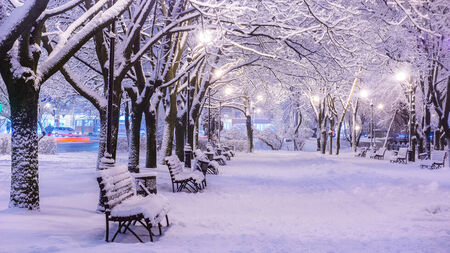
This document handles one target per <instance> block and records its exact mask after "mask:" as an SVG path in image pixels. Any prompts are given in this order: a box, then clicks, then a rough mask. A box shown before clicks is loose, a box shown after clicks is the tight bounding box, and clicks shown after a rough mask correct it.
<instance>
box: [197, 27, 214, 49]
mask: <svg viewBox="0 0 450 253" xmlns="http://www.w3.org/2000/svg"><path fill="white" fill-rule="evenodd" d="M197 40H198V42H199V43H200V45H208V44H210V43H211V42H212V40H213V35H212V31H210V30H203V31H200V32H199V33H198V34H197Z"/></svg>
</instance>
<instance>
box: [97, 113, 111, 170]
mask: <svg viewBox="0 0 450 253" xmlns="http://www.w3.org/2000/svg"><path fill="white" fill-rule="evenodd" d="M99 114H100V138H99V143H98V156H97V170H99V165H100V159H101V158H103V156H104V155H105V151H106V128H107V124H108V119H107V118H106V111H105V110H100V111H99Z"/></svg>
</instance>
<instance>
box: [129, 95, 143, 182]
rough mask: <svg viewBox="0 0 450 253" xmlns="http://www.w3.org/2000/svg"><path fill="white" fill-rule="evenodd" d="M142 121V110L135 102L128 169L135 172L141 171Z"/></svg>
mask: <svg viewBox="0 0 450 253" xmlns="http://www.w3.org/2000/svg"><path fill="white" fill-rule="evenodd" d="M141 122H142V110H141V108H139V107H137V106H136V105H134V104H133V105H132V108H131V124H130V130H131V131H130V143H129V144H130V145H129V146H128V170H129V171H130V172H134V173H139V152H140V143H141V133H140V132H141Z"/></svg>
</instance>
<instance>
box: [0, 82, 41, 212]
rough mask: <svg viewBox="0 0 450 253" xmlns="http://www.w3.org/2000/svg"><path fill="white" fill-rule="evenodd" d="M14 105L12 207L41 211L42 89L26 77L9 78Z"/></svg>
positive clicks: (12, 103) (12, 105) (12, 109)
mask: <svg viewBox="0 0 450 253" xmlns="http://www.w3.org/2000/svg"><path fill="white" fill-rule="evenodd" d="M5 81H6V83H7V87H8V93H9V100H10V107H11V123H12V135H11V192H10V202H9V207H19V208H27V209H30V210H39V173H38V135H37V124H36V123H37V117H38V104H39V92H37V91H36V90H35V88H34V86H33V85H31V84H30V83H27V81H25V80H24V79H18V80H5Z"/></svg>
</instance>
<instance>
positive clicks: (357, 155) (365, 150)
mask: <svg viewBox="0 0 450 253" xmlns="http://www.w3.org/2000/svg"><path fill="white" fill-rule="evenodd" d="M366 152H367V148H366V147H363V148H361V149H360V150H359V151H358V152H357V153H356V154H355V157H366Z"/></svg>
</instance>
